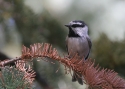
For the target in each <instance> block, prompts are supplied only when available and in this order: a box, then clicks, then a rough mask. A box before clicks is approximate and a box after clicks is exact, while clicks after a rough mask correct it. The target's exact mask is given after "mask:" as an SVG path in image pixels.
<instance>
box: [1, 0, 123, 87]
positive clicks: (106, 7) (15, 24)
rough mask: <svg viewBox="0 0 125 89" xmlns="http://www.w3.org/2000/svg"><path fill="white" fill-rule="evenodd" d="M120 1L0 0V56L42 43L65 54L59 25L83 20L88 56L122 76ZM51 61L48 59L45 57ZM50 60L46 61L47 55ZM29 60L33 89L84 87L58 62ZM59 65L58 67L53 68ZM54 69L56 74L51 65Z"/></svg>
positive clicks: (64, 32)
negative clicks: (66, 73)
mask: <svg viewBox="0 0 125 89" xmlns="http://www.w3.org/2000/svg"><path fill="white" fill-rule="evenodd" d="M124 8H125V0H96V1H93V0H79V1H78V0H0V59H1V60H4V58H7V57H8V58H14V57H18V56H20V55H21V47H22V45H25V46H27V47H29V46H30V44H33V43H43V42H48V43H50V44H52V45H53V47H55V48H57V49H58V51H59V52H60V55H63V54H67V53H66V48H65V38H66V36H67V34H68V29H67V28H65V27H64V25H65V24H68V23H69V22H70V21H72V20H83V21H84V22H86V24H87V25H88V26H89V35H90V38H91V39H92V43H93V46H92V51H91V55H90V57H91V58H92V59H95V62H96V64H99V65H100V66H101V67H104V68H109V69H113V70H115V71H116V72H118V73H119V75H120V76H121V77H123V78H124V77H125V71H124V70H125V9H124ZM49 60H51V59H49ZM51 61H52V60H51ZM60 66H61V65H60V64H59V63H58V62H56V64H55V65H53V64H51V63H48V62H45V61H42V60H41V61H39V62H38V61H34V65H33V68H34V70H35V71H36V72H37V74H36V75H37V76H36V80H35V82H34V84H33V87H34V88H35V89H84V88H85V86H84V85H83V86H81V85H79V84H78V83H77V82H74V83H73V82H71V76H70V75H65V71H64V67H63V66H61V67H60ZM59 67H60V68H59ZM58 68H59V71H58V72H57V73H56V70H58Z"/></svg>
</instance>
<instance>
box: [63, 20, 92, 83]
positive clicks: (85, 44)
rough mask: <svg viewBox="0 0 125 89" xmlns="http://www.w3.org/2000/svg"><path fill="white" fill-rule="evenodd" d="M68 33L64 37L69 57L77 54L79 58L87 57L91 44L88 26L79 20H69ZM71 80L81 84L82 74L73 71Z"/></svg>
mask: <svg viewBox="0 0 125 89" xmlns="http://www.w3.org/2000/svg"><path fill="white" fill-rule="evenodd" d="M65 26H66V27H68V28H69V34H68V36H67V38H66V46H67V51H68V54H69V57H70V58H71V57H73V56H75V55H76V53H77V54H78V56H79V57H80V59H83V58H84V59H87V58H88V56H89V53H90V49H91V46H92V43H91V40H90V38H89V35H88V26H87V25H86V24H85V23H84V22H83V21H79V20H75V21H71V22H70V23H69V24H68V25H65ZM72 81H73V82H75V81H78V82H79V84H81V85H83V81H82V75H80V74H78V73H77V74H76V73H73V77H72Z"/></svg>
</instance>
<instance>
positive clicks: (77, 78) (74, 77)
mask: <svg viewBox="0 0 125 89" xmlns="http://www.w3.org/2000/svg"><path fill="white" fill-rule="evenodd" d="M76 81H78V83H79V84H81V85H83V80H82V75H80V74H76V73H75V72H74V73H73V76H72V82H76Z"/></svg>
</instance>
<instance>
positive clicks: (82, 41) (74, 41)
mask: <svg viewBox="0 0 125 89" xmlns="http://www.w3.org/2000/svg"><path fill="white" fill-rule="evenodd" d="M67 47H68V52H69V54H70V56H74V55H75V54H76V53H78V55H79V56H80V57H81V58H83V57H86V56H87V55H88V53H89V46H88V41H87V39H86V37H76V38H74V37H70V38H67Z"/></svg>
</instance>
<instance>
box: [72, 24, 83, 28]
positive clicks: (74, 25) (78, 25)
mask: <svg viewBox="0 0 125 89" xmlns="http://www.w3.org/2000/svg"><path fill="white" fill-rule="evenodd" d="M84 26H85V25H83V24H81V25H80V24H73V25H72V26H71V27H74V28H75V27H84Z"/></svg>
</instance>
